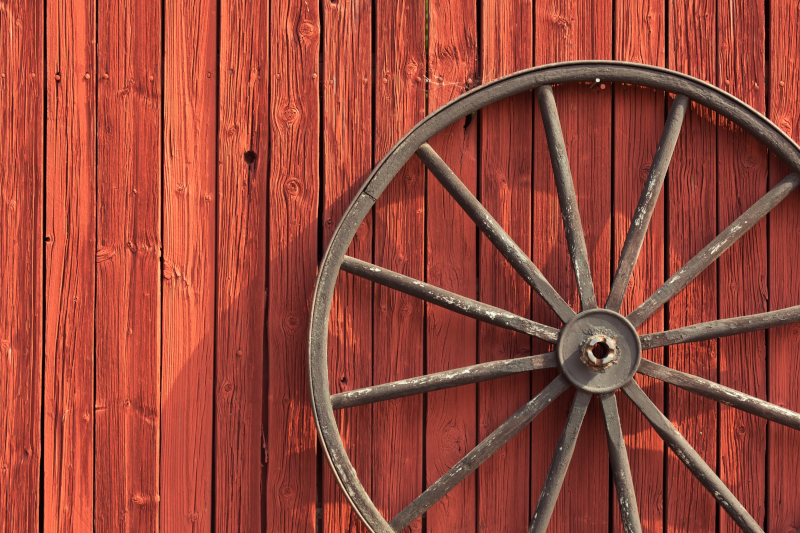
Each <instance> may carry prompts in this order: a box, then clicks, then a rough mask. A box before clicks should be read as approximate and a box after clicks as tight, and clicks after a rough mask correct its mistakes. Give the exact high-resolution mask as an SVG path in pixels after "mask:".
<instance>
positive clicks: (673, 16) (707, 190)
mask: <svg viewBox="0 0 800 533" xmlns="http://www.w3.org/2000/svg"><path fill="white" fill-rule="evenodd" d="M715 9H716V7H715V3H714V2H711V1H706V0H702V1H698V2H694V3H691V4H687V3H685V2H679V1H675V0H672V1H670V4H669V7H668V11H669V14H668V16H669V22H668V28H669V35H668V36H667V50H668V52H667V55H668V57H669V65H668V67H669V68H671V69H673V70H677V71H680V72H686V73H687V74H690V75H692V76H695V77H697V78H700V79H702V80H705V81H708V82H713V81H714V80H715V75H716V59H715V58H716V52H717V47H716V36H715V27H716V26H715V24H716V11H715ZM670 103H671V99H670ZM715 123H716V117H715V116H714V115H713V114H712V113H711V112H710V111H708V110H707V109H705V108H698V107H697V106H692V109H690V110H689V111H687V113H686V118H685V119H684V125H683V130H682V131H681V135H680V137H679V138H678V144H677V146H676V147H675V152H674V155H673V158H672V164H671V165H670V169H669V174H668V177H667V183H666V187H665V190H666V192H667V217H668V218H667V220H668V228H667V245H668V246H669V258H668V261H669V274H670V275H672V274H673V273H674V272H675V271H677V270H678V269H679V268H680V267H682V266H683V265H684V264H685V263H686V261H688V260H689V259H690V258H691V257H693V256H694V255H695V254H696V253H697V252H699V251H700V249H701V248H702V247H703V246H705V245H706V244H707V243H708V242H710V241H711V239H713V238H714V237H715V236H716V234H717V231H716V230H717V216H716V212H717V209H716V188H717V184H716V176H717V172H716V167H717V155H716V133H717V132H716V127H715ZM716 266H717V265H716V264H714V265H711V266H710V267H708V268H707V269H706V270H705V271H704V272H703V273H702V274H700V275H699V276H698V277H697V278H696V279H695V280H694V281H693V282H692V283H691V284H689V285H688V286H687V287H686V288H685V289H684V290H683V291H682V292H681V293H679V294H678V295H677V296H676V297H675V298H674V299H673V300H672V301H671V302H669V304H668V307H667V317H668V319H667V320H668V327H669V329H674V328H678V327H682V326H686V325H689V324H694V323H697V322H703V321H706V320H713V319H716V318H717V269H716ZM667 362H668V364H669V366H670V367H671V368H675V369H677V370H680V371H682V372H687V373H689V374H694V375H695V376H699V377H703V378H706V379H710V380H711V381H716V380H717V342H716V341H715V340H711V341H704V342H700V343H694V344H689V345H679V346H676V347H674V348H670V349H669V351H668V355H667ZM667 415H668V416H669V418H670V420H672V422H673V423H674V424H675V425H676V426H677V428H678V430H679V431H680V432H681V434H683V436H684V437H686V440H688V441H689V443H690V444H691V445H692V446H693V447H694V449H695V450H697V452H698V453H699V454H700V456H701V457H702V458H703V459H704V460H705V461H706V462H707V463H708V465H709V466H710V467H711V468H712V469H716V464H717V438H716V434H717V405H716V403H714V402H713V401H711V400H708V399H706V398H699V397H697V396H694V395H691V394H690V393H688V392H686V391H683V390H681V389H677V388H675V387H672V386H670V387H668V390H667ZM665 475H666V476H667V489H666V496H665V497H666V502H665V508H666V516H665V519H666V521H667V531H697V532H706V531H710V532H713V531H715V527H716V525H715V522H716V520H715V515H716V502H715V501H714V498H713V497H712V496H711V495H710V494H709V493H708V491H707V490H706V489H705V488H704V487H703V486H702V485H701V484H700V482H699V481H697V480H696V479H695V478H694V477H693V476H692V475H691V474H690V473H689V471H688V470H687V469H686V467H685V466H684V464H683V463H682V462H681V461H680V460H679V459H678V458H677V457H676V456H675V455H674V454H672V453H668V454H667V470H666V472H665Z"/></svg>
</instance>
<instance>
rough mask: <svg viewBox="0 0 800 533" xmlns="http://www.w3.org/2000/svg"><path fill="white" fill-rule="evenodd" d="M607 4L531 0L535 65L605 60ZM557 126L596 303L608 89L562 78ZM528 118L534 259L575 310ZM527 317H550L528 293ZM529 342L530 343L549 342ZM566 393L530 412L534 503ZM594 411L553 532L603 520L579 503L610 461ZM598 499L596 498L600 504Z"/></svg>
mask: <svg viewBox="0 0 800 533" xmlns="http://www.w3.org/2000/svg"><path fill="white" fill-rule="evenodd" d="M612 16H613V14H612V11H611V4H610V3H596V2H591V1H579V2H574V3H570V4H564V3H560V2H555V1H552V2H541V3H539V4H537V6H536V35H535V42H536V58H535V59H536V64H537V65H542V64H546V63H553V62H556V61H567V60H576V59H610V58H611V54H612V49H611V33H610V32H609V31H608V28H610V27H611V26H612ZM555 95H556V102H557V105H558V110H559V116H560V119H561V127H562V130H563V132H564V140H565V143H566V146H567V154H568V157H569V161H570V168H571V169H572V176H573V180H574V181H575V191H576V194H577V197H578V206H579V209H580V212H581V220H582V222H583V230H584V234H585V238H586V248H587V250H588V253H589V266H590V268H591V271H592V279H593V282H594V288H595V293H596V294H597V301H598V302H605V300H606V298H607V297H608V292H609V290H610V287H611V274H610V273H611V266H610V265H611V208H610V206H611V197H612V188H611V158H612V152H611V89H610V87H608V88H606V89H601V88H600V86H599V85H598V86H596V88H595V89H589V87H588V86H586V85H575V84H572V85H568V86H565V87H557V88H556V89H555ZM534 124H535V127H534V144H533V147H534V148H533V152H534V155H533V157H534V163H535V164H534V175H533V232H534V235H535V238H534V244H533V256H532V257H533V261H534V263H536V264H537V265H538V266H539V268H540V269H541V270H542V273H544V275H545V277H547V279H548V280H550V282H551V283H552V284H553V286H554V287H555V288H556V290H558V291H559V293H560V294H562V295H563V297H564V298H565V299H566V300H567V301H568V302H569V303H570V304H571V305H572V306H573V308H574V309H576V310H577V309H579V308H580V304H579V300H578V297H577V285H576V283H575V275H574V273H573V270H572V266H571V261H570V259H569V254H568V252H567V246H566V240H565V237H564V225H563V222H562V220H561V212H560V210H559V203H558V196H557V194H556V189H555V181H554V178H553V172H552V168H551V166H550V155H549V152H548V149H547V140H546V139H545V134H544V127H543V126H542V121H541V115H540V112H539V108H538V105H537V106H536V111H535V123H534ZM533 318H534V320H537V321H540V322H546V323H548V324H553V325H558V324H559V321H558V320H557V319H556V318H555V315H554V314H553V313H552V312H551V311H550V310H549V308H548V307H547V306H546V304H544V302H543V301H542V300H541V298H538V297H536V296H534V298H533ZM547 349H548V348H547V345H545V344H544V343H541V342H534V349H533V351H534V352H537V353H538V352H542V351H545V350H547ZM554 375H555V373H554V371H548V372H541V373H538V372H537V373H534V376H533V390H534V392H536V391H538V390H541V388H542V387H543V386H544V385H545V383H546V382H547V381H549V380H550V379H552V378H553V376H554ZM571 401H572V398H571V395H569V394H568V395H564V397H562V398H559V399H558V400H557V401H555V402H553V405H552V406H551V407H550V408H548V409H547V410H546V411H545V412H544V413H543V414H542V416H540V417H539V419H537V420H535V421H534V425H533V435H535V436H536V437H537V438H535V439H534V440H533V442H532V452H533V453H532V464H531V471H532V479H531V490H532V493H531V505H532V506H535V505H536V502H537V501H538V498H539V492H540V491H541V489H542V486H543V484H544V479H545V476H546V474H547V469H548V468H549V465H550V459H551V457H552V450H554V449H555V443H556V441H557V439H558V436H559V435H560V434H561V432H562V430H563V428H564V424H565V422H566V413H567V412H568V411H569V408H570V405H571ZM606 456H607V452H606V434H605V426H604V424H603V420H602V411H601V410H600V405H599V403H598V402H597V401H596V400H593V401H592V405H591V406H590V408H589V411H588V413H587V414H586V417H585V419H584V422H583V427H582V428H581V432H580V435H579V438H578V443H577V447H576V448H575V454H574V455H573V457H572V462H571V463H570V468H569V471H568V473H567V477H566V479H565V481H564V487H563V488H562V489H561V494H560V496H559V498H558V501H557V504H556V508H555V510H554V511H553V516H552V519H551V521H550V530H551V531H577V530H591V531H601V530H607V529H608V521H609V516H608V509H609V506H608V505H600V506H587V505H586V495H587V493H588V494H593V495H599V494H607V493H608V487H609V471H608V463H607V461H605V460H598V457H603V458H605V457H606ZM605 501H606V499H605V498H603V502H604V503H605Z"/></svg>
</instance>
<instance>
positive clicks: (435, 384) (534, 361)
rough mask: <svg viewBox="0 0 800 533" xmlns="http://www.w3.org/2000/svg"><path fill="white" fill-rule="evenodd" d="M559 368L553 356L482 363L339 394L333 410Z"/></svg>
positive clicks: (336, 396) (333, 402) (534, 356)
mask: <svg viewBox="0 0 800 533" xmlns="http://www.w3.org/2000/svg"><path fill="white" fill-rule="evenodd" d="M557 366H558V361H557V360H556V355H555V353H554V352H548V353H543V354H539V355H531V356H528V357H520V358H518V359H504V360H502V361H491V362H488V363H480V364H477V365H472V366H468V367H464V368H456V369H455V370H445V371H444V372H437V373H435V374H428V375H427V376H420V377H418V378H410V379H403V380H400V381H394V382H392V383H385V384H383V385H375V386H373V387H367V388H364V389H358V390H354V391H349V392H340V393H339V394H334V395H332V396H331V403H332V404H333V408H334V409H345V408H347V407H355V406H357V405H366V404H368V403H375V402H382V401H384V400H392V399H394V398H402V397H404V396H412V395H414V394H422V393H424V392H431V391H436V390H442V389H449V388H451V387H458V386H460V385H468V384H470V383H479V382H481V381H489V380H490V379H497V378H503V377H506V376H513V375H514V374H521V373H523V372H531V371H533V370H539V369H542V368H555V367H557Z"/></svg>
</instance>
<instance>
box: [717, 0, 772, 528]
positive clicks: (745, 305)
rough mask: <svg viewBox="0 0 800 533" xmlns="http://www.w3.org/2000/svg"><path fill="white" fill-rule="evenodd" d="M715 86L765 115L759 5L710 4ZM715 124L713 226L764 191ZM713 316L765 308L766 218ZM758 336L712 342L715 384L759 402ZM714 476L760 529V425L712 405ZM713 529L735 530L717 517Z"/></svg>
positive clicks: (728, 262)
mask: <svg viewBox="0 0 800 533" xmlns="http://www.w3.org/2000/svg"><path fill="white" fill-rule="evenodd" d="M717 10H718V13H717V61H718V63H719V66H718V68H717V76H718V77H717V86H719V87H721V88H723V89H724V90H726V91H728V92H730V93H731V94H733V95H734V96H736V97H738V98H741V99H742V100H743V101H744V102H745V103H746V104H749V105H750V106H752V107H753V108H755V109H756V110H757V111H759V112H761V113H765V112H766V105H765V104H766V102H765V96H766V79H765V72H764V61H765V40H764V22H765V19H764V3H763V2H758V1H755V0H726V1H721V2H718V3H717ZM718 120H719V122H718V127H717V172H718V174H717V190H718V191H719V197H718V208H719V212H718V213H717V227H718V228H719V229H720V230H721V229H723V228H726V227H728V225H729V224H730V223H731V222H733V221H734V220H735V219H736V217H738V216H739V215H741V214H742V213H743V212H744V210H745V209H747V208H748V207H749V206H751V205H753V204H754V203H755V202H756V201H758V199H759V198H761V196H762V195H763V194H764V193H766V191H767V181H768V158H767V150H766V149H765V148H764V147H763V146H762V145H761V144H760V143H759V142H758V141H756V139H755V138H753V137H752V136H751V135H750V134H748V133H745V132H743V131H742V130H740V129H739V128H737V127H735V126H733V125H732V124H731V123H730V122H729V121H727V120H726V119H724V118H723V117H719V119H718ZM718 268H719V317H720V318H730V317H736V316H744V315H749V314H753V313H763V312H765V311H767V310H768V289H767V221H766V220H762V221H761V222H759V223H758V225H756V226H755V227H754V228H753V229H751V230H750V231H749V232H748V233H747V234H745V235H744V237H742V239H741V240H739V241H738V242H736V243H735V244H734V245H733V246H732V247H731V248H730V249H729V250H728V251H727V252H725V254H723V255H722V257H720V259H719V262H718ZM765 337H766V335H765V332H763V331H758V332H752V333H748V334H745V335H736V336H733V337H726V338H723V339H720V341H719V381H720V383H722V384H723V385H726V386H728V387H731V388H733V389H735V390H738V391H741V392H745V393H747V394H750V395H753V396H757V397H759V398H763V399H766V397H767V368H766V364H767V347H766V344H765V340H766V338H765ZM719 417H720V419H719V476H720V478H721V479H722V481H723V482H724V483H725V484H726V485H727V486H728V487H729V488H730V489H731V491H732V492H733V494H734V495H735V496H736V498H737V499H738V500H739V501H740V502H741V503H742V504H743V505H744V506H745V508H746V509H747V510H748V512H749V513H750V514H751V515H752V516H753V518H755V519H756V521H758V522H759V523H760V524H761V525H762V527H763V526H764V514H765V505H766V500H765V490H766V486H765V479H766V478H765V476H766V459H767V458H766V454H767V441H766V437H767V422H766V420H762V419H760V418H757V417H755V416H753V415H749V414H747V413H743V412H741V411H738V410H736V409H734V408H732V407H729V406H727V405H720V406H719ZM719 531H720V532H727V531H730V532H731V533H733V532H735V531H741V530H740V529H739V527H738V526H737V525H736V524H735V523H734V522H733V520H731V518H730V517H729V516H728V515H727V514H726V513H724V512H721V513H720V514H719Z"/></svg>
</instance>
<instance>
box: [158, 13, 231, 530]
mask: <svg viewBox="0 0 800 533" xmlns="http://www.w3.org/2000/svg"><path fill="white" fill-rule="evenodd" d="M217 16H218V14H217V10H216V4H215V3H212V2H210V1H209V0H203V1H201V2H199V3H190V2H188V1H177V0H176V1H174V2H170V3H168V4H167V5H166V6H165V12H164V39H165V40H164V189H163V190H164V192H163V198H164V215H163V225H164V226H163V227H164V260H163V271H162V276H163V284H162V287H163V295H162V309H163V320H162V330H161V331H162V339H163V345H162V346H163V350H162V358H161V361H162V372H161V470H160V473H161V514H160V524H161V525H160V529H161V530H163V531H165V532H166V531H192V532H201V531H211V529H212V527H213V526H212V523H211V490H212V482H211V479H212V452H213V450H212V448H213V441H212V438H213V414H214V411H213V410H214V403H213V401H214V317H215V308H214V295H215V289H216V279H215V273H214V262H215V232H216V228H215V216H216V192H217V191H216V174H217V164H216V149H217V139H216V136H217V120H216V119H217V85H218V82H217V37H216V36H217V31H216V28H217Z"/></svg>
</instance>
